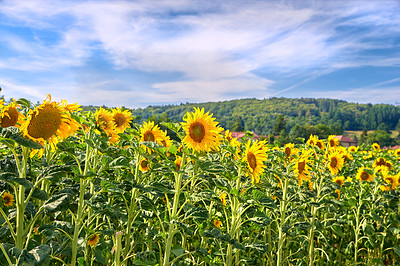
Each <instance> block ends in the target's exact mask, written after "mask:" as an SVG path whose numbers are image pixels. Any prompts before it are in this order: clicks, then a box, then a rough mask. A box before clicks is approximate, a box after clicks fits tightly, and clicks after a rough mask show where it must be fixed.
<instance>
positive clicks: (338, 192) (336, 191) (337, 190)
mask: <svg viewBox="0 0 400 266" xmlns="http://www.w3.org/2000/svg"><path fill="white" fill-rule="evenodd" d="M335 193H336V194H337V195H338V196H337V198H336V199H337V200H338V199H340V190H339V189H335Z"/></svg>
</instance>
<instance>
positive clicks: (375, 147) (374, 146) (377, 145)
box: [372, 143, 381, 151]
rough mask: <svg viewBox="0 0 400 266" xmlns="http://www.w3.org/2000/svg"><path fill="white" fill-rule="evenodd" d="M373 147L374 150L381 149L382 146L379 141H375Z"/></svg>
mask: <svg viewBox="0 0 400 266" xmlns="http://www.w3.org/2000/svg"><path fill="white" fill-rule="evenodd" d="M372 148H373V149H374V151H379V150H380V149H381V146H380V145H379V144H378V143H373V144H372Z"/></svg>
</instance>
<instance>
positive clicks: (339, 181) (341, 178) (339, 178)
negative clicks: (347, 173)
mask: <svg viewBox="0 0 400 266" xmlns="http://www.w3.org/2000/svg"><path fill="white" fill-rule="evenodd" d="M332 182H334V183H336V184H338V185H339V186H343V184H344V176H336V177H334V178H332Z"/></svg>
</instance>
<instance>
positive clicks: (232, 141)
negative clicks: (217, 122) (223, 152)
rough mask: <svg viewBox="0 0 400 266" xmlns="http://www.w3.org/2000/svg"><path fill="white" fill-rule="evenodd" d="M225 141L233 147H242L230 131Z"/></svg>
mask: <svg viewBox="0 0 400 266" xmlns="http://www.w3.org/2000/svg"><path fill="white" fill-rule="evenodd" d="M225 139H226V140H227V141H228V142H229V144H230V145H231V146H232V147H238V146H240V142H239V141H238V140H237V138H234V137H232V133H231V132H230V131H229V130H226V131H225Z"/></svg>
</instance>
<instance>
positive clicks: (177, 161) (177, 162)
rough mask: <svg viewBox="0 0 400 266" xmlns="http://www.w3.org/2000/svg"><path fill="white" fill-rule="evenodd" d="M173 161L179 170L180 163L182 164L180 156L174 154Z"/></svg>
mask: <svg viewBox="0 0 400 266" xmlns="http://www.w3.org/2000/svg"><path fill="white" fill-rule="evenodd" d="M174 163H175V169H176V171H179V170H180V169H181V165H182V157H180V156H176V159H175V161H174Z"/></svg>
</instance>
